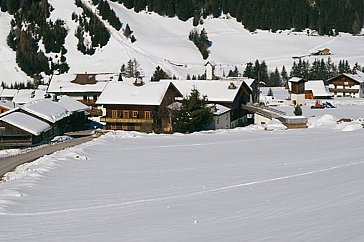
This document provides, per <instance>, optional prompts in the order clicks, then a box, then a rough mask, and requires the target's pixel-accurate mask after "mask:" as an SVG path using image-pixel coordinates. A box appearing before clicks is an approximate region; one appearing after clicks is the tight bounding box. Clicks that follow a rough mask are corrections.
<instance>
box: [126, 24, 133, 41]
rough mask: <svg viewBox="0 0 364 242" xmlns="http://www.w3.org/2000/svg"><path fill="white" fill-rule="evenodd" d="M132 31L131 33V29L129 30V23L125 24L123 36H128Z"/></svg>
mask: <svg viewBox="0 0 364 242" xmlns="http://www.w3.org/2000/svg"><path fill="white" fill-rule="evenodd" d="M132 33H133V31H131V29H130V27H129V24H126V26H125V29H124V36H125V37H126V38H129V37H130V35H131V34H132Z"/></svg>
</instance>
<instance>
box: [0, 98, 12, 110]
mask: <svg viewBox="0 0 364 242" xmlns="http://www.w3.org/2000/svg"><path fill="white" fill-rule="evenodd" d="M0 106H1V107H5V108H9V109H12V108H14V103H13V102H11V101H7V100H1V101H0Z"/></svg>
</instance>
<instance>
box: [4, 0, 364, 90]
mask: <svg viewBox="0 0 364 242" xmlns="http://www.w3.org/2000/svg"><path fill="white" fill-rule="evenodd" d="M49 2H50V4H51V5H52V6H53V7H54V8H55V9H54V11H53V12H52V13H51V18H52V19H53V20H55V19H58V18H60V19H62V20H64V21H65V23H66V25H67V28H68V31H69V34H68V36H67V38H66V48H67V50H68V52H67V54H66V57H67V62H68V63H69V65H70V67H71V69H70V73H84V72H85V71H87V72H88V73H95V72H96V73H97V72H118V71H119V70H120V67H121V65H122V64H123V63H126V62H127V61H128V60H129V59H133V58H136V59H137V61H138V62H139V63H140V64H141V68H142V72H143V74H145V75H146V78H150V76H151V75H152V74H153V72H154V70H155V68H156V66H157V65H159V66H161V67H162V68H163V69H164V70H166V71H168V72H169V73H170V74H171V75H172V74H175V75H176V76H177V77H179V78H181V79H184V78H186V76H187V74H195V75H197V74H202V73H203V72H204V64H205V63H206V61H205V60H203V59H202V56H201V54H200V53H199V51H198V50H197V48H196V47H195V46H194V44H193V43H192V42H191V41H189V40H188V34H189V32H190V30H192V29H193V25H192V19H190V20H188V21H186V22H183V21H180V20H178V19H177V18H167V17H162V16H159V15H157V14H155V13H147V12H141V13H135V12H133V11H132V10H128V9H126V8H125V7H124V6H123V5H120V4H118V3H114V2H111V1H110V5H111V7H112V8H113V9H114V10H115V12H116V14H117V15H118V16H119V18H120V20H121V22H123V24H124V27H125V26H126V24H129V26H130V28H131V29H132V30H133V31H134V32H133V34H134V35H135V37H136V39H137V41H136V42H135V43H133V44H132V43H130V40H127V39H126V38H125V37H124V36H123V34H122V30H120V31H116V30H115V29H113V28H111V27H110V25H108V24H106V25H107V27H108V28H109V31H110V33H111V35H112V37H111V39H110V41H109V43H108V45H107V46H106V47H104V48H102V49H97V51H96V53H95V55H93V56H88V55H83V54H82V53H81V52H79V51H77V38H76V37H75V36H74V33H75V30H76V28H77V24H76V23H75V22H74V21H73V20H72V19H71V15H72V13H73V12H76V13H80V12H81V9H80V8H77V7H76V6H75V4H74V1H73V0H65V1H58V0H49ZM84 2H85V3H87V2H88V3H89V2H91V1H90V0H85V1H84ZM89 6H90V5H89ZM9 22H10V16H9V15H8V14H6V13H0V64H1V65H0V74H1V75H0V81H5V82H8V83H10V82H14V81H24V80H27V79H28V78H27V77H26V76H25V74H24V73H22V72H21V71H20V70H19V68H18V67H16V63H15V53H14V52H13V51H12V50H11V49H10V48H9V47H8V46H7V45H6V36H7V34H8V32H9V30H10V24H9ZM198 28H199V29H202V28H205V29H206V31H207V33H208V37H209V39H210V40H211V41H212V46H211V48H210V51H211V55H210V58H209V60H212V61H214V62H215V63H216V64H217V68H216V71H217V73H218V74H222V73H223V72H224V71H225V73H228V71H229V70H230V69H233V68H234V66H235V65H236V66H238V68H239V69H240V71H243V69H244V68H245V64H246V63H248V62H254V61H255V60H256V59H258V60H260V61H262V60H266V61H267V64H268V66H269V68H270V69H274V68H275V67H276V66H277V67H279V68H280V67H282V66H283V65H285V66H286V67H287V68H288V69H289V67H290V66H291V65H292V63H293V59H292V57H293V56H301V55H306V54H309V53H312V52H315V51H317V50H318V49H323V48H330V50H331V52H332V53H333V55H332V56H330V57H331V58H332V60H333V61H334V62H336V63H338V61H339V60H342V59H346V60H348V61H349V62H350V64H351V65H353V64H354V63H355V62H358V63H359V64H361V65H363V64H364V41H363V38H364V37H363V36H351V35H349V34H341V35H340V36H337V37H327V36H307V34H306V32H304V33H294V32H291V31H283V32H281V33H279V31H278V32H277V33H269V32H268V31H257V32H256V33H255V34H252V33H250V32H249V31H247V30H246V29H244V26H243V25H242V24H241V23H238V22H236V20H235V19H234V18H228V17H227V16H222V17H221V18H220V19H212V18H208V19H206V20H205V21H204V24H203V25H200V26H199V27H198ZM326 58H327V57H326ZM309 59H310V60H311V62H312V61H313V60H314V57H310V58H309Z"/></svg>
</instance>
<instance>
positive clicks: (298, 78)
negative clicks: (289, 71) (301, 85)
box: [288, 77, 304, 82]
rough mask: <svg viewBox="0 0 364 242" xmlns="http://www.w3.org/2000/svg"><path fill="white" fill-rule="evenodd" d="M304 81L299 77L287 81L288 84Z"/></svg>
mask: <svg viewBox="0 0 364 242" xmlns="http://www.w3.org/2000/svg"><path fill="white" fill-rule="evenodd" d="M301 81H304V80H303V78H301V77H292V78H291V79H289V80H288V82H301Z"/></svg>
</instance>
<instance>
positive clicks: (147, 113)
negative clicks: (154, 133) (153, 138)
mask: <svg viewBox="0 0 364 242" xmlns="http://www.w3.org/2000/svg"><path fill="white" fill-rule="evenodd" d="M144 117H145V119H150V111H145V112H144Z"/></svg>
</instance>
